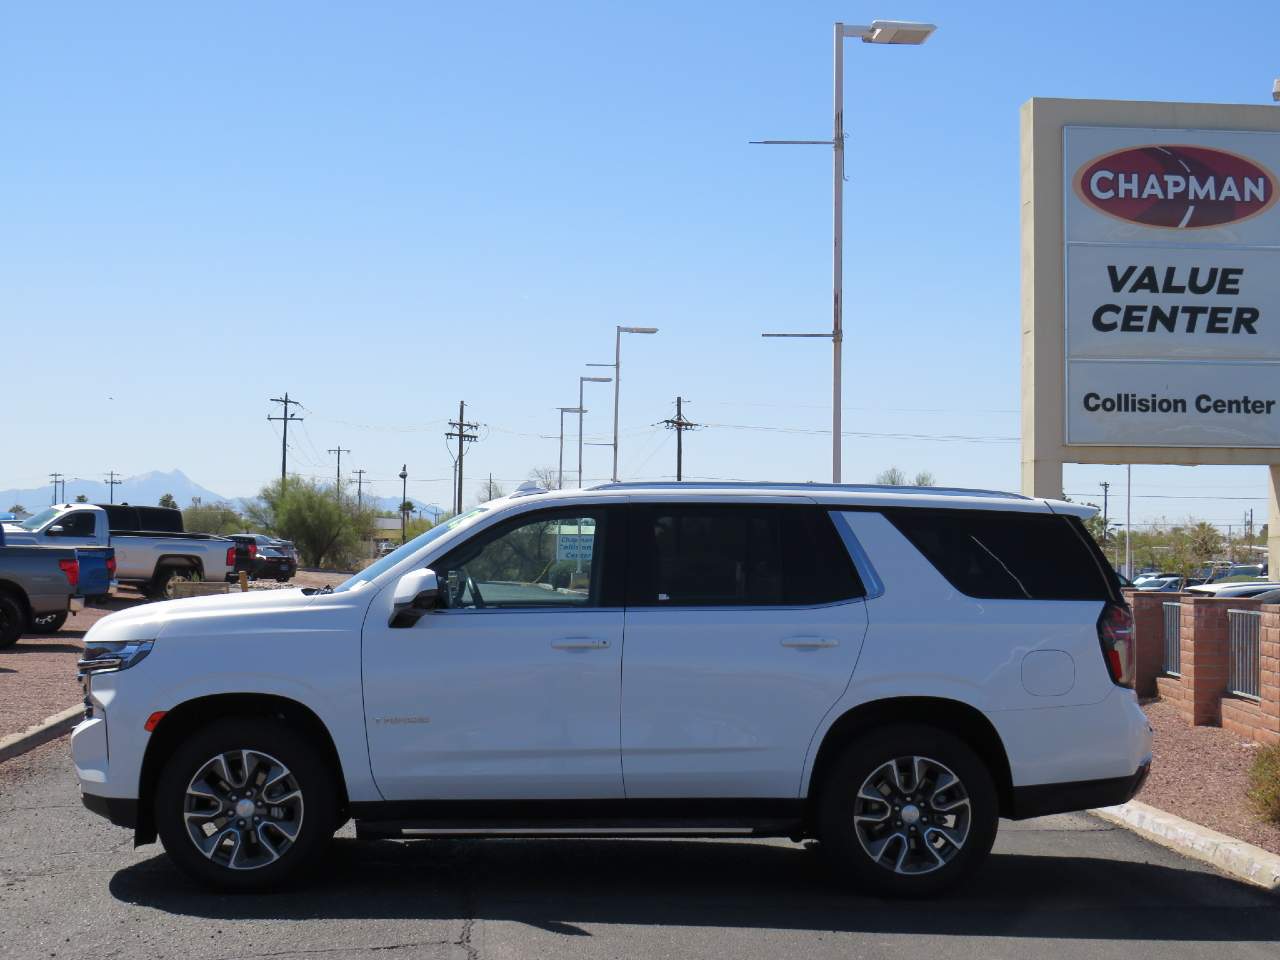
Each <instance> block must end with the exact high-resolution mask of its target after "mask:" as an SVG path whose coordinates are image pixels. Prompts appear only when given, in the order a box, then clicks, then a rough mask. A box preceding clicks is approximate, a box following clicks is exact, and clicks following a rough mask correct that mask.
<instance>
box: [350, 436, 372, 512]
mask: <svg viewBox="0 0 1280 960" xmlns="http://www.w3.org/2000/svg"><path fill="white" fill-rule="evenodd" d="M350 452H351V451H350V450H348V451H347V453H350ZM351 472H352V473H353V474H355V477H356V508H357V509H359V508H360V507H361V506H363V505H364V475H365V474H366V473H368V471H367V470H352V471H351Z"/></svg>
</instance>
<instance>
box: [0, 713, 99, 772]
mask: <svg viewBox="0 0 1280 960" xmlns="http://www.w3.org/2000/svg"><path fill="white" fill-rule="evenodd" d="M83 716H84V707H82V706H80V705H79V704H77V705H76V706H74V707H67V709H65V710H63V711H62V712H61V713H55V714H54V715H53V716H52V717H46V718H45V719H44V720H41V721H40V722H39V723H35V724H32V725H31V726H29V727H27V729H25V730H23V731H22V732H21V733H15V734H12V735H11V736H8V737H3V738H0V763H3V762H4V761H5V760H10V759H12V758H13V757H16V756H20V755H21V754H24V753H26V752H27V751H28V750H34V749H35V748H36V747H38V746H40V744H42V743H48V742H49V741H50V740H55V739H57V738H58V737H60V736H62V735H63V734H64V733H66V732H67V731H68V730H70V729H71V728H72V727H74V726H75V725H76V724H77V723H79V722H80V719H81V718H82V717H83Z"/></svg>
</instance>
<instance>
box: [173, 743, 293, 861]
mask: <svg viewBox="0 0 1280 960" xmlns="http://www.w3.org/2000/svg"><path fill="white" fill-rule="evenodd" d="M183 808H184V809H183V816H184V818H185V822H186V827H187V836H188V837H190V838H191V842H192V843H193V844H195V846H196V849H197V850H199V851H200V852H201V853H202V854H203V855H204V856H206V857H208V858H209V860H211V861H212V862H214V863H216V864H218V865H220V866H223V867H226V868H227V869H230V870H256V869H257V868H259V867H265V866H266V865H267V864H269V863H274V862H275V861H276V860H279V859H280V858H281V857H282V856H284V855H285V854H286V853H287V852H288V851H289V850H290V848H292V846H293V844H294V841H296V840H297V839H298V832H299V831H300V830H301V829H302V813H303V802H302V789H301V787H300V785H299V783H298V780H297V778H296V777H295V776H294V775H293V773H292V772H291V771H290V770H289V768H288V767H286V766H285V765H284V764H283V763H281V762H280V761H279V760H277V759H276V758H275V757H273V756H271V755H270V754H267V753H263V752H261V751H260V750H249V749H244V750H228V751H226V752H225V753H220V754H218V755H217V756H215V757H211V758H209V759H208V760H206V761H205V762H204V763H203V764H202V765H201V766H200V767H199V768H198V769H197V770H196V774H195V776H193V777H192V778H191V782H190V783H188V784H187V792H186V796H185V797H184V798H183Z"/></svg>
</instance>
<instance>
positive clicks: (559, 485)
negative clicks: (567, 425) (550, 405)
mask: <svg viewBox="0 0 1280 960" xmlns="http://www.w3.org/2000/svg"><path fill="white" fill-rule="evenodd" d="M556 409H557V410H559V411H560V463H559V466H558V467H557V473H556V489H557V490H563V489H564V415H565V414H566V413H582V412H583V410H582V408H581V407H557V408H556Z"/></svg>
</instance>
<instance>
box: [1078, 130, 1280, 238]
mask: <svg viewBox="0 0 1280 960" xmlns="http://www.w3.org/2000/svg"><path fill="white" fill-rule="evenodd" d="M1075 188H1076V193H1078V194H1079V195H1080V197H1081V198H1082V199H1083V200H1084V201H1085V203H1087V204H1089V205H1090V206H1092V207H1094V208H1095V209H1098V210H1101V211H1102V212H1103V213H1105V214H1107V215H1108V216H1112V217H1117V218H1119V219H1120V220H1128V221H1130V222H1131V223H1138V224H1141V225H1142V226H1144V227H1159V228H1164V229H1169V230H1191V229H1196V228H1198V227H1220V226H1222V225H1223V224H1227V223H1236V222H1238V221H1240V220H1245V219H1247V218H1249V217H1255V216H1257V215H1258V214H1260V213H1262V212H1263V211H1264V210H1266V209H1268V208H1269V207H1270V206H1271V205H1272V204H1273V203H1275V200H1276V178H1275V175H1274V174H1272V173H1271V171H1269V170H1267V169H1266V168H1265V167H1263V166H1262V165H1261V164H1258V163H1255V162H1254V161H1252V160H1250V159H1248V158H1247V157H1242V156H1240V155H1239V154H1235V153H1227V152H1226V151H1225V150H1215V149H1213V148H1212V147H1193V146H1187V145H1185V144H1182V145H1179V144H1159V145H1157V144H1152V145H1150V146H1145V147H1128V148H1126V149H1124V150H1117V151H1115V152H1114V153H1108V154H1105V155H1104V156H1101V157H1097V158H1096V159H1093V160H1090V161H1089V162H1088V163H1086V164H1084V165H1083V166H1082V167H1081V168H1080V169H1079V170H1078V171H1077V172H1076V177H1075Z"/></svg>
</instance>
